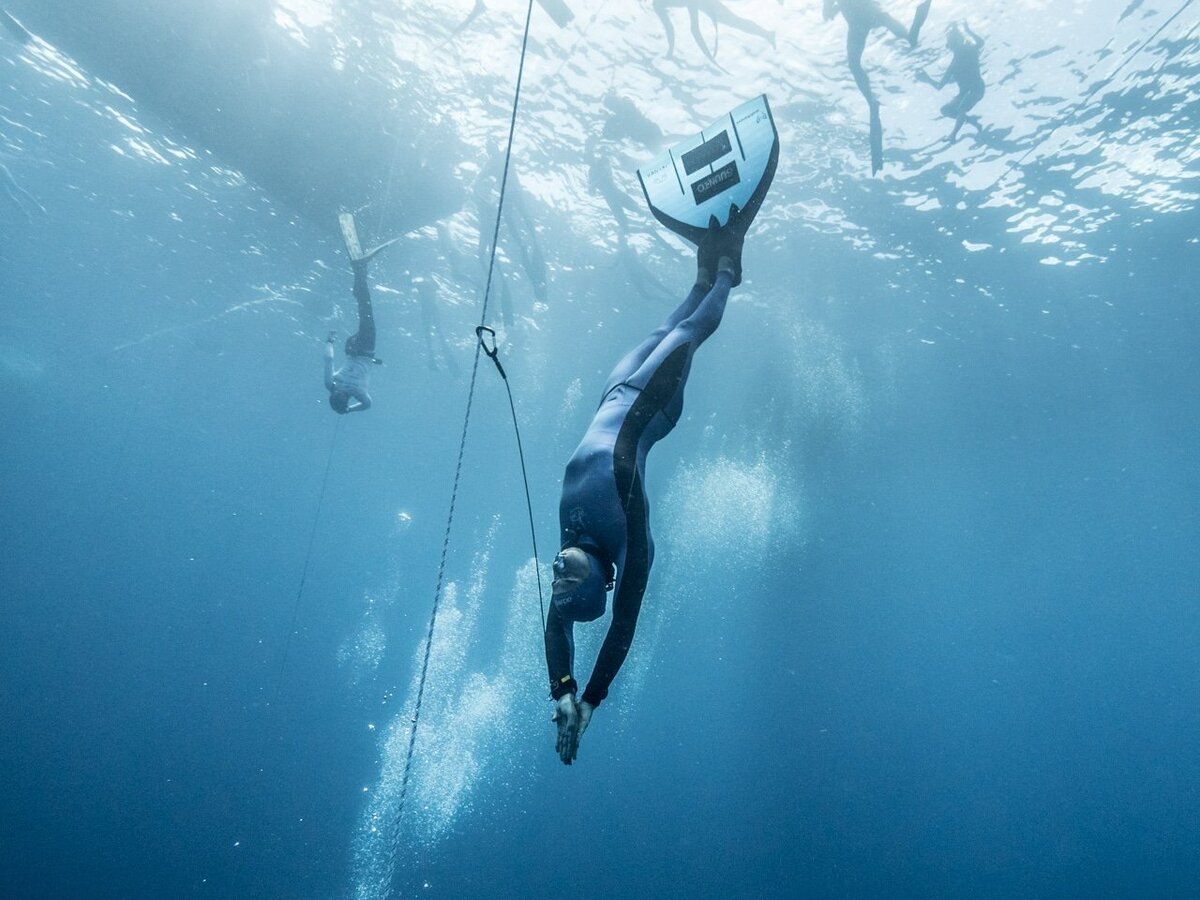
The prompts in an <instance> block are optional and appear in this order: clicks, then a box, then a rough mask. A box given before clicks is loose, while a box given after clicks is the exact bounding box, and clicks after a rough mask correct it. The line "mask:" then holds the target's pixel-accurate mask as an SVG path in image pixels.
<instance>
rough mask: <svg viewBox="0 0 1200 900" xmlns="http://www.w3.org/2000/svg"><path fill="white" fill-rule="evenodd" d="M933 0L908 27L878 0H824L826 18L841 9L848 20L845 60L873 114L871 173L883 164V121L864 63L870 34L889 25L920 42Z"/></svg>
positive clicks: (925, 3)
mask: <svg viewBox="0 0 1200 900" xmlns="http://www.w3.org/2000/svg"><path fill="white" fill-rule="evenodd" d="M932 2H933V0H922V2H921V4H920V5H918V6H917V10H916V12H915V13H914V14H913V21H912V25H910V26H909V27H908V28H905V27H904V26H903V25H902V24H900V22H899V21H897V20H896V19H895V18H893V17H892V16H890V15H889V14H888V13H886V12H884V11H883V10H882V9H881V8H880V6H879V2H878V0H824V9H823V12H824V15H825V20H826V21H828V20H830V19H832V18H833V17H834V16H835V15H837V14H838V13H839V12H840V13H841V14H842V18H844V19H845V20H846V62H847V64H848V65H849V66H850V73H851V74H852V75H853V76H854V83H855V84H857V85H858V90H859V91H860V92H861V93H862V95H863V99H865V100H866V101H867V109H868V110H869V111H870V118H871V174H872V175H874V174H875V173H876V172H878V171H879V170H880V169H881V168H883V124H882V122H881V121H880V119H879V101H878V100H877V99H875V93H874V92H873V91H872V90H871V81H870V79H869V78H868V77H867V73H866V70H865V69H863V66H862V55H863V49H864V48H865V47H866V45H867V35H868V34H870V33H871V30H872V29H875V28H886V29H887V30H888V31H890V32H891V33H892V34H894V35H895V36H896V37H898V38H904V39H905V40H907V41H908V44H909V46H910V47H915V46H917V40H918V39H919V38H920V36H921V26H922V25H924V24H925V19H926V18H928V16H929V6H930V4H931V3H932Z"/></svg>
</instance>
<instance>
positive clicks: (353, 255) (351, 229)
mask: <svg viewBox="0 0 1200 900" xmlns="http://www.w3.org/2000/svg"><path fill="white" fill-rule="evenodd" d="M338 226H339V227H340V228H341V229H342V240H343V241H344V242H345V243H346V254H347V255H348V256H349V257H350V261H351V262H355V263H358V262H363V263H365V262H367V261H368V260H371V259H374V257H375V255H376V254H378V253H379V252H380V251H382V250H386V249H387V248H388V247H390V246H392V244H394V243H396V241H398V240H400V239H399V238H392V239H391V240H390V241H384V242H383V243H382V244H380V245H379V246H378V247H372V248H371V249H370V250H368V251H367V252H366V253H364V252H363V248H362V244H361V243H359V240H358V228H357V227H356V226H355V224H354V213H339V214H338Z"/></svg>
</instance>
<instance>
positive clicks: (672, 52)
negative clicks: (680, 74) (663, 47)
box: [654, 0, 675, 56]
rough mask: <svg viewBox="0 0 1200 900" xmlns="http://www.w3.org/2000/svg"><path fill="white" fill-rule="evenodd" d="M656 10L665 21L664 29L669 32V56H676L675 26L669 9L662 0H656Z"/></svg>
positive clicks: (663, 21)
mask: <svg viewBox="0 0 1200 900" xmlns="http://www.w3.org/2000/svg"><path fill="white" fill-rule="evenodd" d="M654 12H655V13H657V14H658V18H659V19H660V20H661V21H662V23H663V30H664V31H666V32H667V56H674V55H675V28H674V26H673V25H671V17H670V16H669V15H667V9H666V6H665V5H664V4H663V3H662V0H654Z"/></svg>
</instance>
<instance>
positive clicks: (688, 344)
mask: <svg viewBox="0 0 1200 900" xmlns="http://www.w3.org/2000/svg"><path fill="white" fill-rule="evenodd" d="M748 206H749V204H748ZM756 211H757V207H755V208H754V209H752V210H750V211H749V212H747V213H746V214H743V215H741V216H739V215H738V214H737V212H736V210H735V212H734V213H733V215H731V217H730V220H729V223H728V224H727V225H726V226H725V227H724V228H718V227H716V223H715V221H714V222H713V223H712V224H710V227H709V230H708V231H707V232H706V233H704V237H703V238H702V239H701V240H700V244H699V247H698V248H697V273H696V283H695V285H694V286H693V287H692V290H691V293H689V294H688V295H687V298H686V299H685V300H684V301H683V303H681V304H680V305H679V307H678V308H677V309H676V310H675V311H674V312H673V313H671V315H670V316H668V317H667V320H666V321H665V322H664V323H663V324H662V326H661V327H659V328H658V330H656V331H655V332H653V333H652V334H651V335H650V336H649V337H648V338H646V339H645V340H644V341H643V342H642V343H641V344H639V345H638V346H637V347H635V348H634V349H633V350H632V351H631V352H630V353H629V354H628V355H627V356H626V357H625V358H624V359H622V360H621V361H620V362H619V363H618V364H617V366H616V368H615V369H613V371H612V374H611V375H609V377H608V382H607V384H606V385H605V388H604V393H603V394H602V399H601V401H600V408H599V409H597V410H596V414H595V416H594V417H593V419H592V423H591V425H590V426H589V427H588V430H587V432H586V434H584V436H583V440H582V441H581V442H580V444H579V447H578V449H576V450H575V453H574V454H573V455H572V456H571V459H570V461H569V462H568V463H567V469H566V474H565V475H564V477H563V489H562V498H561V500H560V502H559V512H558V518H559V527H560V530H561V535H562V544H561V546H562V550H561V551H560V552H559V554H558V555H557V556H556V557H555V559H554V583H553V597H552V601H551V604H550V610H549V613H548V614H547V616H546V665H547V669H548V670H549V675H550V694H551V696H552V697H553V698H554V700H555V702H556V706H555V711H554V722H555V723H556V724H557V726H558V736H557V743H556V750H557V752H558V755H559V758H560V759H561V760H562V761H563V762H564V763H566V764H567V765H570V764H571V762H572V761H573V760H574V759H575V757H576V754H577V752H578V749H579V739H580V737H582V736H583V733H584V731H585V730H586V729H587V727H588V723H589V722H590V721H591V718H592V713H593V712H594V711H595V709H596V707H597V706H599V705H600V703H601V702H602V701H603V700H604V698H605V697H607V696H608V690H609V686H610V685H611V684H612V681H613V679H614V678H615V677H616V675H617V672H618V670H620V668H621V664H622V663H624V661H625V656H626V654H627V653H628V652H629V646H630V644H631V643H632V642H633V632H634V628H635V627H636V625H637V619H638V613H639V611H640V610H641V606H642V597H643V595H644V594H645V592H646V583H647V580H648V579H649V577H650V566H651V565H652V563H653V562H654V540H653V538H652V537H651V535H650V509H649V506H648V504H647V501H646V493H645V489H644V481H645V470H646V455H647V454H648V453H649V452H650V448H651V447H652V446H653V445H654V444H655V443H657V442H658V441H660V440H661V439H662V438H664V437H666V435H667V434H669V433H670V431H671V430H672V429H673V428H674V427H675V424H676V423H677V422H678V421H679V416H680V414H681V413H682V411H683V390H684V386H685V385H686V384H687V378H688V373H689V372H690V371H691V366H692V356H693V355H694V354H695V352H696V349H697V348H698V347H699V346H700V345H701V344H702V343H704V341H705V339H707V338H708V337H709V336H710V335H711V334H712V333H713V332H714V331H716V330H717V326H718V325H720V324H721V317H722V315H723V314H724V312H725V302H726V300H727V299H728V298H729V289H730V288H732V287H734V286H735V285H738V284H740V283H741V280H742V264H741V258H742V242H743V239H744V238H745V233H746V229H747V228H748V227H749V225H750V222H751V220H752V219H753V217H754V213H755V212H756ZM614 585H615V592H614V594H613V614H612V621H611V623H610V624H609V627H608V633H607V635H606V636H605V638H604V643H603V646H602V647H601V648H600V653H599V656H598V657H597V659H596V664H595V667H594V668H593V669H592V675H591V678H590V679H589V681H588V683H587V687H586V688H585V689H584V691H583V695H582V696H581V697H579V698H578V699H577V698H576V694H577V691H578V683H577V682H576V680H575V677H574V675H573V674H572V673H573V672H574V668H575V640H574V630H573V629H574V624H575V623H576V622H591V621H593V620H595V619H597V618H599V617H600V616H601V615H602V614H603V613H604V609H605V606H606V603H607V599H608V598H607V592H608V590H610V589H613V588H614Z"/></svg>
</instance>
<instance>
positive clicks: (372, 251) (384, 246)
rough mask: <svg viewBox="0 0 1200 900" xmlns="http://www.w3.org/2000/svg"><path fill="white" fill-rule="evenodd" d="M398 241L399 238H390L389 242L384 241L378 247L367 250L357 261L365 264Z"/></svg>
mask: <svg viewBox="0 0 1200 900" xmlns="http://www.w3.org/2000/svg"><path fill="white" fill-rule="evenodd" d="M398 240H400V238H392V239H391V240H390V241H384V242H383V243H382V244H380V245H379V246H378V247H372V248H371V249H370V250H368V251H367V252H366V253H364V254H363V255H362V256H360V257H359V261H360V262H367V261H368V260H371V259H374V258H375V254H377V253H379V252H380V251H382V250H386V249H387V248H388V247H390V246H392V244H394V243H396V241H398Z"/></svg>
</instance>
